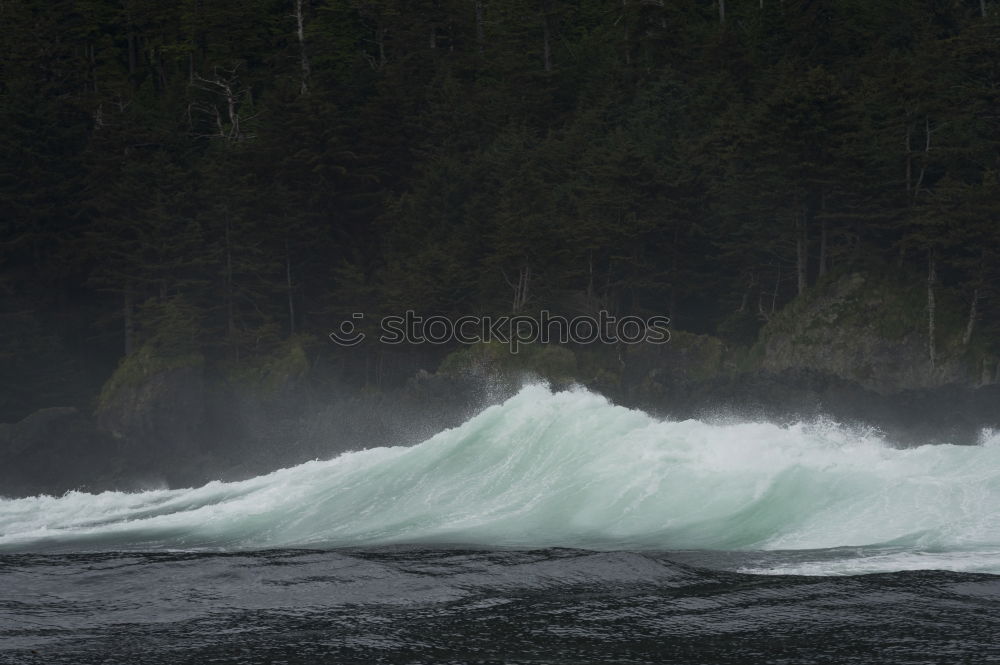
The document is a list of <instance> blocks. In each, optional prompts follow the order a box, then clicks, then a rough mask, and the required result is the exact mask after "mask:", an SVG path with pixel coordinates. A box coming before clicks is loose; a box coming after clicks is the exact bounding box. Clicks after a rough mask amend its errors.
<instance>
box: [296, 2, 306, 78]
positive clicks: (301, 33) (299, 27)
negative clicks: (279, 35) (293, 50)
mask: <svg viewBox="0 0 1000 665" xmlns="http://www.w3.org/2000/svg"><path fill="white" fill-rule="evenodd" d="M295 35H296V37H298V40H299V58H300V60H301V63H302V88H301V92H302V94H303V95H308V94H309V58H308V57H307V56H306V32H305V22H304V21H303V19H302V0H295Z"/></svg>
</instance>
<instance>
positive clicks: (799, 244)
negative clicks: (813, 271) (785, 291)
mask: <svg viewBox="0 0 1000 665" xmlns="http://www.w3.org/2000/svg"><path fill="white" fill-rule="evenodd" d="M806 239H807V238H806V218H805V212H804V211H800V212H799V215H798V217H797V218H796V221H795V268H796V272H797V274H798V285H799V295H800V296H801V295H802V294H803V293H805V292H806V287H807V286H808V284H809V281H808V277H809V255H808V251H809V248H808V246H807V244H806Z"/></svg>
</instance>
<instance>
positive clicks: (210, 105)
mask: <svg viewBox="0 0 1000 665" xmlns="http://www.w3.org/2000/svg"><path fill="white" fill-rule="evenodd" d="M238 70H239V65H237V66H235V67H233V68H232V69H223V68H220V67H216V68H215V69H214V71H213V75H212V77H211V78H206V77H204V76H201V75H199V74H195V77H194V83H192V87H194V88H196V89H199V90H203V91H205V92H207V93H209V96H210V98H214V99H215V100H218V101H195V102H191V104H190V105H189V107H188V112H189V114H190V112H191V111H197V112H199V113H201V114H203V115H207V116H208V117H209V118H210V119H211V121H212V122H213V123H214V124H215V128H216V131H215V132H213V133H212V134H209V135H205V136H210V137H214V138H221V139H225V140H227V141H240V140H244V139H248V138H253V135H252V134H248V133H247V132H246V131H244V128H243V125H245V124H246V122H247V121H249V120H252V119H253V118H255V117H256V115H247V116H244V114H243V108H244V107H245V106H251V105H252V97H251V93H250V89H249V88H247V87H244V86H243V85H242V83H241V82H240V80H239V75H238ZM220 107H221V108H220Z"/></svg>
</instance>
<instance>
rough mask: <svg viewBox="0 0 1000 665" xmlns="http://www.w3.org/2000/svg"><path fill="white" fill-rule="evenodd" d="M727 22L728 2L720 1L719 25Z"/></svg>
mask: <svg viewBox="0 0 1000 665" xmlns="http://www.w3.org/2000/svg"><path fill="white" fill-rule="evenodd" d="M725 22H726V0H719V23H720V24H725Z"/></svg>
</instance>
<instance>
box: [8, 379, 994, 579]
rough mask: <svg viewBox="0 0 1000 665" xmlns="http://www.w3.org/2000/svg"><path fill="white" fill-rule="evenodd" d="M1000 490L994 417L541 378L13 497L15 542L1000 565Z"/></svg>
mask: <svg viewBox="0 0 1000 665" xmlns="http://www.w3.org/2000/svg"><path fill="white" fill-rule="evenodd" d="M997 505H1000V436H997V435H996V434H994V433H992V432H984V434H983V437H982V440H981V441H980V442H979V444H978V445H952V444H951V443H946V442H942V443H940V444H937V445H923V446H919V447H913V448H898V447H892V446H889V445H888V444H886V442H885V441H883V440H882V439H881V438H880V437H879V436H878V435H877V433H875V432H872V431H865V430H861V429H857V428H849V427H844V426H841V425H838V424H835V423H830V422H816V423H798V424H793V425H789V426H778V425H774V424H768V423H742V424H735V423H729V424H719V423H710V422H702V421H696V420H688V421H682V422H668V421H660V420H657V419H654V418H652V417H650V416H649V415H647V414H644V413H642V412H640V411H635V410H630V409H626V408H623V407H619V406H615V405H612V404H610V403H609V402H608V401H607V400H605V399H604V398H602V397H600V396H598V395H595V394H593V393H590V392H588V391H586V390H583V389H576V390H571V391H563V392H552V391H550V390H549V389H548V388H547V387H544V386H541V385H532V386H527V387H525V388H524V389H522V390H521V391H520V392H519V393H518V394H517V395H516V396H514V397H512V398H511V399H509V400H507V401H506V402H504V403H503V404H500V405H497V406H493V407H490V408H487V409H486V410H484V411H483V412H481V413H480V414H478V415H477V416H475V417H473V418H471V419H469V420H468V421H467V422H465V423H464V424H462V425H461V426H460V427H457V428H454V429H450V430H445V431H443V432H440V433H438V434H437V435H435V436H433V437H431V438H430V439H428V440H426V441H424V442H422V443H420V444H417V445H414V446H411V447H387V448H375V449H370V450H364V451H357V452H349V453H344V454H342V455H340V456H338V457H336V458H334V459H331V460H327V461H313V462H308V463H305V464H302V465H299V466H296V467H293V468H288V469H281V470H279V471H275V472H273V473H269V474H266V475H262V476H259V477H256V478H252V479H250V480H246V481H242V482H232V483H221V482H213V483H209V484H208V485H205V486H204V487H200V488H196V489H175V490H153V491H147V492H141V493H134V494H125V493H116V492H108V493H103V494H96V495H93V494H84V493H77V492H71V493H69V494H66V495H64V496H62V497H49V496H39V497H31V498H25V499H14V500H0V550H2V551H8V552H12V551H13V552H38V551H51V550H55V551H69V550H72V551H80V550H130V549H136V550H151V549H168V550H177V549H179V550H198V549H206V550H218V549H222V550H227V551H228V550H260V549H269V548H291V547H296V548H298V547H304V548H317V549H326V548H334V547H371V546H380V545H388V544H418V545H428V546H445V545H466V546H475V547H482V548H489V549H496V548H507V547H514V548H548V547H574V548H583V549H592V550H670V551H677V550H700V551H706V550H707V551H709V552H705V553H704V554H705V556H707V557H708V558H709V559H711V558H712V555H711V551H718V552H727V551H739V552H743V555H741V557H739V561H738V563H737V564H735V565H730V566H729V567H731V568H735V569H737V570H742V571H746V572H756V573H798V574H811V575H837V574H852V573H860V572H879V571H896V570H910V569H928V568H933V569H945V570H955V571H969V572H972V571H975V572H992V573H1000V520H997V519H996V517H997V513H996V506H997ZM719 556H721V555H719ZM720 560H721V559H720Z"/></svg>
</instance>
